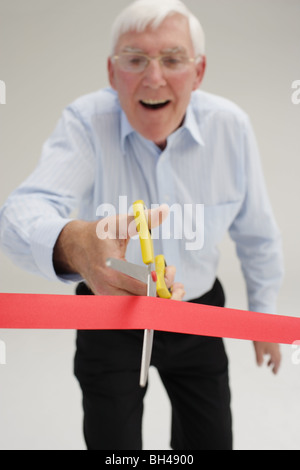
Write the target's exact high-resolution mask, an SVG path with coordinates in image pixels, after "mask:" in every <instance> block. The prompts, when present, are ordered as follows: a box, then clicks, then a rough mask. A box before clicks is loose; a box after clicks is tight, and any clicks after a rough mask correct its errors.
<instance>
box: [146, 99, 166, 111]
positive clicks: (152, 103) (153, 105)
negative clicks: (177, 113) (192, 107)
mask: <svg viewBox="0 0 300 470" xmlns="http://www.w3.org/2000/svg"><path fill="white" fill-rule="evenodd" d="M140 103H141V105H142V106H143V107H144V108H146V109H152V110H156V109H162V108H165V107H166V106H168V104H169V103H170V101H169V100H166V101H157V100H141V101H140Z"/></svg>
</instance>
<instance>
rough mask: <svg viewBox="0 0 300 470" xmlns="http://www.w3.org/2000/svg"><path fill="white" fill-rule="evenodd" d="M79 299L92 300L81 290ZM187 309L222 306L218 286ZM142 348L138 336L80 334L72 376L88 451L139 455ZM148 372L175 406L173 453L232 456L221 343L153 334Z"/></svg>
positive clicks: (139, 333)
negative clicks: (79, 399) (212, 452)
mask: <svg viewBox="0 0 300 470" xmlns="http://www.w3.org/2000/svg"><path fill="white" fill-rule="evenodd" d="M76 293H77V295H92V293H91V291H90V290H89V289H88V288H87V287H86V285H85V284H80V285H79V286H78V287H77V291H76ZM192 302H194V303H202V304H205V305H216V306H224V302H225V298H224V292H223V289H222V286H221V284H220V282H219V281H218V280H217V281H216V283H215V285H214V287H213V289H212V290H211V291H210V292H208V293H207V294H205V295H204V296H202V297H201V298H199V299H196V300H194V301H192ZM83 314H84V312H83ZM99 315H101V312H99ZM142 345H143V331H139V330H130V331H123V330H122V331H119V330H117V331H106V330H101V331H78V332H77V350H76V355H75V375H76V377H77V379H78V381H79V383H80V386H81V389H82V394H83V411H84V437H85V441H86V445H87V448H88V449H89V450H141V449H142V416H143V398H144V396H145V393H146V390H147V387H146V388H141V387H140V386H139V374H140V365H141V354H142ZM151 365H153V366H154V367H156V368H157V370H158V373H159V375H160V377H161V380H162V382H163V384H164V386H165V388H166V391H167V393H168V396H169V398H170V402H171V406H172V429H171V448H172V449H174V450H232V429H231V410H230V389H229V379H228V360H227V356H226V352H225V349H224V344H223V340H222V339H220V338H211V337H202V336H196V335H185V334H179V333H168V332H159V331H156V332H155V334H154V344H153V352H152V361H151Z"/></svg>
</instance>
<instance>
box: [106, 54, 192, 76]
mask: <svg viewBox="0 0 300 470" xmlns="http://www.w3.org/2000/svg"><path fill="white" fill-rule="evenodd" d="M130 55H131V56H138V57H145V58H146V59H147V63H146V65H145V67H143V68H142V69H141V70H136V71H135V70H127V69H124V70H125V71H126V72H130V73H142V72H144V71H145V70H146V69H147V68H148V66H149V64H150V62H151V61H152V60H158V61H159V63H160V66H161V67H162V68H164V69H166V70H168V71H170V72H175V73H176V72H177V71H178V70H176V69H174V70H172V69H171V68H168V67H166V66H165V65H164V64H163V62H162V59H163V58H164V57H169V56H171V55H172V53H169V54H168V53H165V54H161V55H159V56H156V57H151V56H149V55H147V54H144V53H142V52H122V53H121V54H119V55H114V56H113V57H112V61H113V62H115V61H118V60H119V59H121V58H122V57H124V56H130ZM173 55H176V54H174V53H173ZM178 55H179V54H178ZM186 59H187V61H186V63H184V64H183V65H187V64H190V63H197V61H198V60H201V56H198V57H187V58H186Z"/></svg>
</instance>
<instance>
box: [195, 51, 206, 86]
mask: <svg viewBox="0 0 300 470" xmlns="http://www.w3.org/2000/svg"><path fill="white" fill-rule="evenodd" d="M205 70H206V56H202V60H201V62H199V63H198V64H196V78H195V83H194V88H193V91H195V90H197V89H198V88H199V86H200V85H201V82H202V80H203V77H204V74H205Z"/></svg>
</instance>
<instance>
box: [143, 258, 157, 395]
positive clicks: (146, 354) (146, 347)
mask: <svg viewBox="0 0 300 470" xmlns="http://www.w3.org/2000/svg"><path fill="white" fill-rule="evenodd" d="M151 270H152V266H151V265H149V266H148V282H147V296H148V297H156V282H154V281H153V279H152V274H151ZM153 337H154V330H145V332H144V344H143V353H142V364H141V374H140V386H141V387H145V386H146V384H147V380H148V372H149V367H150V362H151V356H152V347H153Z"/></svg>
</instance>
